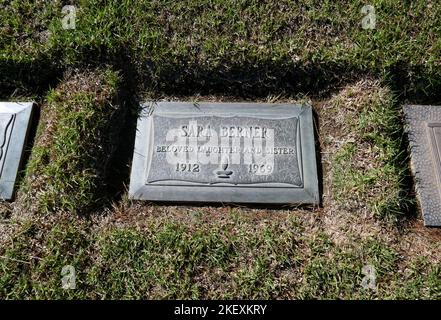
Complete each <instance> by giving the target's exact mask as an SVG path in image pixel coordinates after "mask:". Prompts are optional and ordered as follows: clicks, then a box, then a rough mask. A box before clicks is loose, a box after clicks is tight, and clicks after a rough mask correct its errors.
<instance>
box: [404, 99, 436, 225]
mask: <svg viewBox="0 0 441 320" xmlns="http://www.w3.org/2000/svg"><path fill="white" fill-rule="evenodd" d="M403 111H404V115H405V120H406V124H407V128H406V131H407V134H408V138H409V146H410V158H411V168H412V173H413V175H414V177H415V186H416V188H415V189H416V193H417V197H418V201H419V204H420V207H421V211H422V215H423V219H424V225H425V226H441V106H423V105H407V106H404V108H403Z"/></svg>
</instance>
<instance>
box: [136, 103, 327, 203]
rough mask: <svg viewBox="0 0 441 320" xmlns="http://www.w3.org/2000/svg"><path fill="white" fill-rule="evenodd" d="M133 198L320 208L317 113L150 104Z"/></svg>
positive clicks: (140, 129)
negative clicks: (288, 204)
mask: <svg viewBox="0 0 441 320" xmlns="http://www.w3.org/2000/svg"><path fill="white" fill-rule="evenodd" d="M129 194H130V197H131V198H134V199H143V200H156V201H190V202H237V203H274V204H283V203H312V204H318V203H319V191H318V181H317V167H316V154H315V146H314V130H313V119H312V109H311V107H310V106H307V105H291V104H255V103H190V102H158V103H147V104H145V105H143V111H142V113H141V115H140V118H139V119H138V125H137V133H136V142H135V150H134V157H133V164H132V173H131V180H130V190H129Z"/></svg>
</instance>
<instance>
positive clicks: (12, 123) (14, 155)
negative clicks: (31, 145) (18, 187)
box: [0, 102, 34, 200]
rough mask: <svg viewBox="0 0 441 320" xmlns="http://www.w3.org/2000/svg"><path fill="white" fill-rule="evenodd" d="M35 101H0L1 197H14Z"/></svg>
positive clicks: (8, 198) (6, 198) (4, 198)
mask: <svg viewBox="0 0 441 320" xmlns="http://www.w3.org/2000/svg"><path fill="white" fill-rule="evenodd" d="M33 105H34V103H33V102H0V198H1V199H2V200H10V199H12V197H13V193H14V186H15V181H16V178H17V174H18V170H19V167H20V163H21V159H22V155H23V150H24V146H25V143H26V137H27V134H28V131H29V127H30V119H31V115H32V109H33Z"/></svg>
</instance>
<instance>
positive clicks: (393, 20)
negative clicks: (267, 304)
mask: <svg viewBox="0 0 441 320" xmlns="http://www.w3.org/2000/svg"><path fill="white" fill-rule="evenodd" d="M64 4H65V2H63V1H28V0H21V1H14V0H4V1H2V2H1V3H0V15H1V19H0V99H1V100H2V101H17V100H18V101H23V100H26V101H27V100H35V101H36V102H37V103H38V112H37V117H38V118H39V121H38V126H37V127H36V130H35V131H36V133H35V135H33V136H34V137H33V139H32V140H33V141H31V142H32V143H29V146H28V149H29V150H28V153H29V156H28V157H27V158H28V159H27V162H26V166H25V167H24V168H23V172H22V173H21V174H20V179H19V183H18V185H17V196H16V199H15V201H13V202H0V298H2V299H17V298H22V299H23V298H25V299H45V298H80V299H88V298H92V299H143V298H152V299H160V298H182V299H191V298H209V299H212V298H225V299H229V298H264V299H265V298H277V299H305V298H308V299H311V298H312V299H397V298H399V299H440V298H441V230H439V229H436V228H425V227H423V223H422V219H421V214H420V212H419V210H418V203H417V201H416V199H415V194H414V189H413V181H412V177H411V176H410V170H409V164H408V157H409V155H408V144H407V140H406V135H405V134H404V126H403V121H402V112H401V106H402V105H403V104H405V103H412V104H417V103H430V104H441V6H440V5H439V4H438V3H437V1H392V0H372V1H370V3H369V4H371V5H372V6H373V7H374V8H375V12H376V25H375V28H373V29H363V28H362V21H363V19H364V18H365V16H366V14H364V13H362V11H361V10H362V7H363V6H364V5H365V4H367V3H365V2H362V1H313V0H301V1H285V0H279V1H274V0H265V1H257V0H235V1H233V0H187V1H165V0H164V1H159V0H157V1H146V0H140V1H128V0H120V1H116V0H107V1H100V0H82V1H71V2H70V4H72V5H75V6H76V8H77V10H76V19H75V29H64V28H63V26H62V19H63V18H65V15H66V14H65V13H62V7H63V5H64ZM150 99H153V100H188V101H257V102H308V103H311V105H312V106H313V108H314V111H315V115H316V140H317V148H318V150H319V154H318V165H319V169H320V179H321V181H322V205H321V206H320V207H311V208H308V207H296V206H284V207H282V208H279V209H274V208H262V207H243V206H235V205H232V206H220V205H219V206H191V205H188V206H177V205H172V204H170V205H158V204H153V203H148V202H142V201H132V200H129V199H128V197H127V189H128V184H129V172H130V166H131V158H132V152H133V144H134V136H135V125H136V119H137V114H138V111H139V103H140V102H141V101H143V100H150ZM68 265H69V266H73V267H74V268H75V271H76V289H72V290H66V289H63V287H62V278H63V274H64V273H63V274H62V270H63V267H65V266H68ZM367 265H370V266H372V267H373V268H375V271H376V289H369V288H368V289H365V288H364V287H363V286H362V283H363V281H364V279H366V272H365V271H363V270H364V267H365V266H367Z"/></svg>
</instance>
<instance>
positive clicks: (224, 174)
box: [216, 157, 233, 179]
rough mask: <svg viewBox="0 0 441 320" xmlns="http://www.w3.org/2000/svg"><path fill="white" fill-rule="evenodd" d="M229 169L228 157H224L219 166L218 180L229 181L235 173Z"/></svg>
mask: <svg viewBox="0 0 441 320" xmlns="http://www.w3.org/2000/svg"><path fill="white" fill-rule="evenodd" d="M227 169H228V157H223V158H222V161H221V163H220V166H219V170H217V171H216V174H217V177H218V178H223V179H229V178H230V176H231V175H232V174H233V171H231V170H227Z"/></svg>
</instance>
